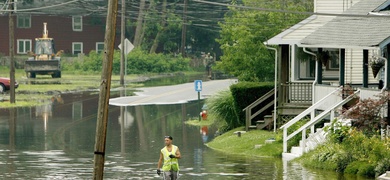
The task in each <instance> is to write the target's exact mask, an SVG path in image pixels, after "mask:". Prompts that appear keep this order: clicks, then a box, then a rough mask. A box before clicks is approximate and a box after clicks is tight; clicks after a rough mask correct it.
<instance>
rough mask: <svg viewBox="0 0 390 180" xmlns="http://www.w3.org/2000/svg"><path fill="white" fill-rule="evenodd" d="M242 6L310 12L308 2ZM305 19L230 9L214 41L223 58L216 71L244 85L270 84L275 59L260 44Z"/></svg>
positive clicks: (249, 0) (279, 0)
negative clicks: (268, 82) (231, 76)
mask: <svg viewBox="0 0 390 180" xmlns="http://www.w3.org/2000/svg"><path fill="white" fill-rule="evenodd" d="M243 3H244V4H243V5H245V6H250V7H261V8H267V9H286V10H291V11H309V10H308V9H306V7H307V6H308V5H307V4H306V3H308V2H307V1H302V0H301V2H299V1H298V2H297V1H296V0H274V1H268V0H243ZM310 11H311V10H310ZM305 17H306V16H305V15H300V14H291V13H290V14H287V13H280V12H272V11H267V12H265V11H259V10H249V9H238V8H230V12H229V13H228V14H226V15H225V22H224V23H220V26H221V28H222V30H221V37H220V38H219V39H218V40H217V41H218V42H219V43H220V45H221V49H222V51H223V56H222V57H221V61H220V62H218V63H217V66H216V68H217V69H220V70H223V71H225V72H227V73H229V74H232V75H235V76H237V77H238V78H239V79H240V80H244V81H270V80H273V77H274V58H273V57H274V56H273V54H271V53H272V52H270V51H269V50H268V49H266V47H265V45H264V44H263V42H265V41H267V39H270V38H271V37H273V36H275V35H276V34H277V33H279V32H281V31H282V30H283V29H286V28H288V27H290V26H292V25H294V24H296V23H297V22H299V21H300V20H302V19H304V18H305Z"/></svg>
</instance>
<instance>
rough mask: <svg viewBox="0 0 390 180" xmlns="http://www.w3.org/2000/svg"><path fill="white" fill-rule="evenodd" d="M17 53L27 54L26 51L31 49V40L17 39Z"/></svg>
mask: <svg viewBox="0 0 390 180" xmlns="http://www.w3.org/2000/svg"><path fill="white" fill-rule="evenodd" d="M17 42H18V44H17V46H18V51H17V53H18V54H27V52H28V51H31V40H30V39H18V41H17Z"/></svg>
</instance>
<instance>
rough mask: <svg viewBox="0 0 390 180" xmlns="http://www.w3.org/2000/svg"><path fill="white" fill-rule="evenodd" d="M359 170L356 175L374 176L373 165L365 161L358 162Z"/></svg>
mask: <svg viewBox="0 0 390 180" xmlns="http://www.w3.org/2000/svg"><path fill="white" fill-rule="evenodd" d="M360 163H361V164H360V167H359V171H358V172H357V175H360V176H367V177H374V176H375V166H374V165H372V164H371V163H369V162H367V161H363V162H360Z"/></svg>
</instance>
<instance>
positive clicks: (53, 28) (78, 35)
mask: <svg viewBox="0 0 390 180" xmlns="http://www.w3.org/2000/svg"><path fill="white" fill-rule="evenodd" d="M105 19H106V18H105V17H100V18H97V17H95V18H92V17H83V30H82V31H73V29H72V16H47V15H31V28H27V29H26V28H17V24H16V23H17V22H16V16H15V17H14V25H15V42H14V43H15V54H16V52H17V39H31V40H32V50H33V49H34V40H35V38H38V37H42V32H43V22H47V30H48V31H49V37H50V38H54V42H55V48H56V51H58V50H64V51H65V53H72V42H82V43H83V52H84V54H87V53H89V52H90V51H91V50H95V49H96V42H104V32H105V26H106V24H105ZM117 22H118V23H117V34H116V41H115V47H114V48H115V49H118V48H117V47H118V45H119V44H120V23H119V22H120V18H118V19H117ZM8 39H9V30H8V16H0V53H2V54H4V55H8V54H9V42H8Z"/></svg>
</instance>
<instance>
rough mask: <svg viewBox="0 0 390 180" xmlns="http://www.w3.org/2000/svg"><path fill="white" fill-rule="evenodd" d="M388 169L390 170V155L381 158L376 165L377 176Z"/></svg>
mask: <svg viewBox="0 0 390 180" xmlns="http://www.w3.org/2000/svg"><path fill="white" fill-rule="evenodd" d="M386 171H390V157H388V158H384V159H381V160H380V161H379V162H378V163H377V165H376V167H375V176H376V177H378V176H380V175H382V174H383V173H385V172H386Z"/></svg>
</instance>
